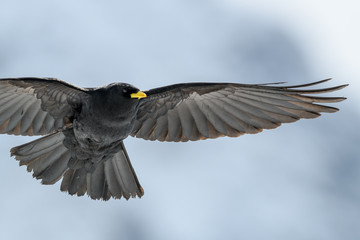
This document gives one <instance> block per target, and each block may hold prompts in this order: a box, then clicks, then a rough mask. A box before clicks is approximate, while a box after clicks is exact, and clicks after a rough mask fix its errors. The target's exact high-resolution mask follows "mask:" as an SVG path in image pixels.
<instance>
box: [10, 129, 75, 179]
mask: <svg viewBox="0 0 360 240" xmlns="http://www.w3.org/2000/svg"><path fill="white" fill-rule="evenodd" d="M64 138H65V136H64V135H63V134H62V133H61V132H58V133H53V134H50V135H48V136H46V137H42V138H39V139H37V140H35V141H32V142H29V143H26V144H23V145H21V146H17V147H14V148H12V149H11V155H12V156H15V158H16V159H17V160H19V161H20V163H19V164H20V165H26V166H27V170H28V171H29V172H31V171H33V177H35V178H37V179H42V181H41V183H42V184H54V183H55V182H57V181H58V180H59V179H60V178H61V177H62V175H63V173H64V172H65V170H66V169H67V163H68V161H69V159H70V153H69V151H68V150H67V149H66V148H65V147H64V145H63V144H62V142H63V140H64Z"/></svg>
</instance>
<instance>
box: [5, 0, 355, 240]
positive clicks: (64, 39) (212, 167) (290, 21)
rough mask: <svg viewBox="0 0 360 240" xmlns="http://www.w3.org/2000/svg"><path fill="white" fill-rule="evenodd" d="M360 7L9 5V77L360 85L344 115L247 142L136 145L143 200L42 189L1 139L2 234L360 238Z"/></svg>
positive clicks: (95, 82) (228, 2)
mask: <svg viewBox="0 0 360 240" xmlns="http://www.w3.org/2000/svg"><path fill="white" fill-rule="evenodd" d="M359 9H360V4H359V3H357V1H355V0H354V1H325V0H318V1H306V0H305V1H280V0H275V1H265V0H253V1H240V0H239V1H236V0H213V1H200V0H195V1H190V0H185V1H184V0H182V1H180V0H174V1H168V0H153V1H141V0H140V1H132V2H130V1H109V0H108V1H89V0H88V1H84V0H83V1H69V0H62V1H45V0H42V1H41V0H37V1H25V0H19V1H16V0H15V1H6V0H5V1H1V2H0V11H1V14H0V78H5V77H30V76H33V77H56V78H60V79H62V80H65V81H68V82H70V83H72V84H75V85H78V86H83V87H94V86H101V85H106V84H108V83H111V82H128V83H131V84H133V85H135V86H137V87H138V88H140V89H143V90H146V89H150V88H154V87H159V86H163V85H168V84H173V83H179V82H193V81H211V82H214V81H219V82H238V83H266V82H276V81H286V82H288V83H289V84H300V83H307V82H311V81H318V80H321V79H325V78H329V77H333V78H334V79H333V81H330V82H327V83H325V84H324V85H323V86H324V87H330V86H334V85H340V84H344V83H349V84H350V86H349V87H348V88H346V89H344V90H341V91H340V92H337V93H334V94H330V95H331V96H345V97H348V100H346V101H345V102H341V103H336V104H334V105H333V106H335V107H338V108H340V109H341V110H340V111H339V112H338V113H335V114H324V115H323V116H322V117H320V118H318V119H313V120H301V121H299V122H297V123H292V124H285V125H283V126H281V127H280V128H278V129H276V130H270V131H264V132H262V133H260V134H256V135H245V136H242V137H239V138H221V139H216V140H207V141H200V142H189V143H159V142H148V141H144V140H141V139H133V138H129V139H127V140H126V141H125V145H126V147H127V150H128V153H129V155H130V159H131V160H132V163H133V166H134V168H135V171H136V173H137V176H138V178H139V181H140V183H141V184H142V186H143V188H144V190H145V195H144V197H143V198H142V199H130V200H129V201H126V200H124V199H121V200H110V201H107V202H103V201H93V200H91V199H90V198H88V197H86V196H85V197H75V196H70V195H67V194H66V193H62V192H60V191H59V188H60V185H59V184H56V185H54V186H42V185H41V184H40V182H39V181H37V180H35V179H33V178H32V176H31V174H30V173H27V172H26V168H25V167H19V166H18V162H17V161H16V160H14V159H13V158H11V157H10V153H9V150H10V148H11V147H14V146H17V145H20V144H23V143H25V142H28V141H30V140H32V139H33V138H30V137H15V136H6V135H1V136H0V141H1V144H0V154H1V158H0V160H1V162H2V165H1V167H2V168H1V169H2V171H1V174H0V189H1V198H0V239H52V240H56V239H89V240H92V239H156V240H162V239H164V240H165V239H208V240H212V239H270V240H271V239H274V240H282V239H284V240H288V239H295V240H297V239H299V240H300V239H301V240H302V239H327V240H335V239H354V240H355V239H359V237H360V228H359V220H360V188H359V186H360V161H359V159H360V150H359V143H360V134H359V133H360V130H359V127H358V125H359V121H360V107H359V105H360V104H359V103H360V96H359V94H358V93H359V92H360V80H359V79H360V67H359V66H360V60H359V55H360V47H359V42H360V32H359V26H358V25H359V22H360V16H359V14H358V10H359Z"/></svg>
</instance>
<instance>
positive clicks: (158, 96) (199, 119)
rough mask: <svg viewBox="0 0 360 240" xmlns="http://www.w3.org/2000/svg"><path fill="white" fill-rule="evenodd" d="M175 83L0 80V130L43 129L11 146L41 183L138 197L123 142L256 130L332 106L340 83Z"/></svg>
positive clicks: (193, 138) (97, 196)
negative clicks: (85, 84)
mask: <svg viewBox="0 0 360 240" xmlns="http://www.w3.org/2000/svg"><path fill="white" fill-rule="evenodd" d="M328 80H330V79H326V80H322V81H318V82H313V83H309V84H303V85H296V86H281V85H278V84H254V85H253V84H236V83H183V84H175V85H170V86H165V87H160V88H155V89H151V90H148V91H144V92H141V91H139V89H138V88H136V87H134V86H132V85H130V84H126V83H113V84H109V85H107V86H104V87H98V88H79V87H76V86H73V85H70V84H68V83H66V82H64V81H61V80H57V79H53V78H7V79H0V133H6V134H14V135H23V136H33V135H46V136H44V137H42V138H39V139H37V140H35V141H32V142H29V143H26V144H24V145H21V146H18V147H14V148H12V149H11V155H13V156H15V158H16V159H17V160H18V161H19V162H20V165H26V166H27V170H28V171H29V172H33V176H34V177H35V178H37V179H41V182H42V183H43V184H54V183H56V182H57V181H59V180H60V179H61V178H62V183H61V191H66V192H68V193H69V194H71V195H74V194H76V195H78V196H82V195H84V194H85V193H87V194H88V195H89V196H90V197H91V198H92V199H103V200H108V199H109V198H110V197H113V198H121V197H124V198H126V199H129V198H130V197H136V196H138V197H141V196H142V195H143V194H144V191H143V189H142V187H141V186H140V183H139V181H138V179H137V177H136V174H135V171H134V169H133V167H132V166H131V163H130V160H129V156H128V154H127V152H126V149H125V146H124V143H123V140H124V139H125V138H127V137H128V136H129V135H130V136H133V137H137V138H143V139H146V140H159V141H170V142H179V141H181V142H186V141H189V140H190V141H196V140H200V139H207V138H217V137H222V136H229V137H237V136H240V135H242V134H245V133H258V132H261V131H262V129H272V128H276V127H278V126H280V125H281V123H289V122H295V121H297V120H299V119H300V118H316V117H318V116H320V113H321V112H328V113H332V112H336V111H338V109H337V108H334V107H330V106H324V105H319V104H316V103H333V102H339V101H342V100H344V99H345V98H343V97H318V96H314V95H316V94H321V93H328V92H333V91H336V90H339V89H341V88H344V87H345V86H347V85H341V86H336V87H330V88H321V89H313V88H311V89H304V88H307V87H310V86H314V85H317V84H320V83H324V82H326V81H328Z"/></svg>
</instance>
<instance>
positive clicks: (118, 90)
mask: <svg viewBox="0 0 360 240" xmlns="http://www.w3.org/2000/svg"><path fill="white" fill-rule="evenodd" d="M108 93H109V94H110V96H114V97H123V98H133V99H141V98H145V97H147V96H146V94H145V93H144V92H141V91H140V90H139V89H138V88H136V87H134V86H133V85H130V84H127V83H113V84H110V85H108Z"/></svg>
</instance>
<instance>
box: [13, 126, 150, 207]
mask: <svg viewBox="0 0 360 240" xmlns="http://www.w3.org/2000/svg"><path fill="white" fill-rule="evenodd" d="M64 139H65V136H64V134H63V133H62V132H57V133H53V134H50V135H48V136H45V137H42V138H39V139H37V140H35V141H32V142H29V143H26V144H23V145H21V146H18V147H14V148H12V149H11V155H12V156H15V158H16V159H17V160H18V161H19V162H20V165H26V166H27V170H28V171H29V172H33V177H35V178H36V179H41V183H42V184H54V183H56V182H57V181H59V180H60V179H61V178H62V177H63V180H62V183H61V187H60V189H61V191H67V192H68V193H69V194H71V195H74V194H76V195H78V196H82V195H84V194H85V193H87V194H88V195H89V196H90V197H91V198H92V199H102V200H108V199H110V198H111V197H113V198H121V197H124V198H126V199H129V198H130V197H136V196H138V197H142V196H143V195H144V191H143V189H142V187H141V186H140V183H139V181H138V179H137V177H136V174H135V171H134V169H133V167H132V165H131V163H130V159H129V156H128V155H127V152H126V149H125V146H124V144H123V143H121V150H120V151H119V152H118V153H116V154H115V155H114V156H113V157H112V158H111V159H108V160H106V161H103V162H101V163H100V164H99V165H98V166H97V167H96V169H95V170H94V171H93V172H88V171H86V169H85V168H84V167H82V168H79V169H72V168H69V161H70V159H71V154H70V151H69V150H68V149H67V148H66V147H65V146H64V145H63V140H64Z"/></svg>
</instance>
